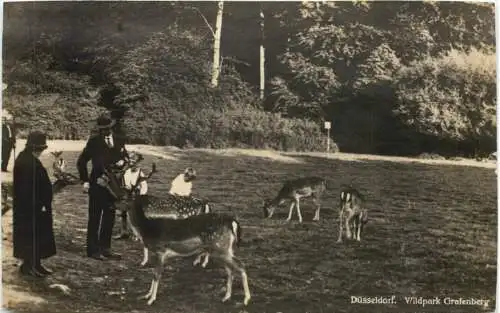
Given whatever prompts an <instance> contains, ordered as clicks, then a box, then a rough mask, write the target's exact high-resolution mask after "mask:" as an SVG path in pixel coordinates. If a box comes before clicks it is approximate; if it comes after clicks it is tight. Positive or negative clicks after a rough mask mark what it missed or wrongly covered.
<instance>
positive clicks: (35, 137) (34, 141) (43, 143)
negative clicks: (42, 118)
mask: <svg viewBox="0 0 500 313" xmlns="http://www.w3.org/2000/svg"><path fill="white" fill-rule="evenodd" d="M26 146H27V147H31V148H33V149H36V150H45V149H47V136H46V135H45V134H44V133H42V132H40V131H34V132H31V133H30V134H29V135H28V139H27V141H26Z"/></svg>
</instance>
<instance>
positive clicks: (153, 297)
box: [146, 260, 163, 305]
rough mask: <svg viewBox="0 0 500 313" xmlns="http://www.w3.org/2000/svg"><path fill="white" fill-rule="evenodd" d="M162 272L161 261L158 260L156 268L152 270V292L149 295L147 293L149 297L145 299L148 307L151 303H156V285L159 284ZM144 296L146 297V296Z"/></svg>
mask: <svg viewBox="0 0 500 313" xmlns="http://www.w3.org/2000/svg"><path fill="white" fill-rule="evenodd" d="M162 272H163V260H159V261H158V262H157V264H156V267H155V269H154V276H153V281H152V285H151V287H152V290H150V291H151V294H149V292H148V295H149V297H147V298H146V299H148V305H151V304H153V302H155V301H156V294H157V293H158V285H159V284H160V279H161V274H162ZM148 295H146V296H148Z"/></svg>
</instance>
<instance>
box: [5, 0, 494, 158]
mask: <svg viewBox="0 0 500 313" xmlns="http://www.w3.org/2000/svg"><path fill="white" fill-rule="evenodd" d="M261 9H262V10H263V11H264V15H265V29H264V33H263V34H262V33H261V30H260V25H259V23H258V21H259V12H260V10H261ZM82 16H84V17H85V18H80V17H82ZM5 17H6V19H5V23H4V32H3V35H4V37H3V43H4V48H3V49H4V53H3V64H4V71H3V79H4V81H6V82H7V83H8V84H9V88H8V90H7V91H6V93H5V94H4V95H5V101H6V104H9V105H11V106H13V107H14V108H15V110H18V112H14V113H15V115H17V117H16V118H17V119H18V120H20V121H22V123H24V124H23V125H24V126H22V128H21V129H22V130H23V131H26V130H25V129H27V128H30V127H34V126H36V127H42V128H44V127H45V128H44V129H48V130H49V131H50V132H52V133H53V134H54V136H70V135H67V133H74V134H77V135H78V136H80V134H82V135H81V136H85V135H84V134H85V133H86V131H85V130H84V129H83V128H84V126H83V125H85V123H87V122H85V121H84V119H87V120H90V118H88V117H89V116H90V115H88V114H87V113H86V112H87V111H88V110H94V108H105V109H107V110H109V111H111V114H112V115H113V116H114V117H117V118H118V119H121V118H122V117H123V116H125V120H124V121H123V122H124V123H125V122H126V123H125V124H127V125H128V126H127V127H131V128H130V129H126V131H127V132H128V133H129V134H131V136H133V137H134V138H135V139H134V140H136V141H141V142H157V143H162V142H163V143H164V142H169V143H171V142H179V144H180V145H184V144H185V139H186V138H190V139H189V140H191V141H192V143H190V144H191V145H197V146H207V145H213V146H221V145H222V146H224V145H227V144H229V143H230V142H233V144H234V145H239V144H243V142H244V143H245V144H247V143H248V142H254V141H253V139H252V140H250V139H244V138H246V137H245V136H246V135H245V136H240V137H238V136H239V135H234V134H233V133H240V131H239V130H237V129H234V128H233V127H232V126H231V127H229V126H228V127H227V128H224V130H221V132H220V136H221V139H220V140H219V139H218V138H216V136H215V135H213V136H214V137H213V138H214V139H213V140H212V141H211V142H210V143H207V142H206V138H208V137H210V136H212V135H210V134H208V130H207V129H208V127H209V125H212V126H213V125H218V124H217V123H219V122H220V120H221V119H222V118H221V116H223V114H227V112H236V111H241V112H245V113H244V116H245V118H246V119H247V120H248V121H254V122H255V123H257V122H258V123H264V124H263V125H257V124H255V125H254V126H255V127H256V128H259V127H260V128H263V129H265V130H267V129H272V127H271V126H269V125H267V124H266V123H268V122H269V123H270V121H268V120H267V116H273V115H272V114H271V115H265V114H264V115H262V117H257V116H261V114H263V113H262V109H264V110H266V111H270V112H272V113H279V114H281V116H282V117H286V118H287V121H288V120H289V121H293V122H291V123H299V122H298V119H302V120H309V121H310V122H311V123H312V124H311V125H314V126H310V127H311V129H315V128H316V127H317V126H316V125H320V124H322V122H323V121H325V120H329V121H332V122H333V128H332V136H333V138H335V141H336V142H337V143H338V144H339V145H340V146H341V148H342V150H343V151H350V152H365V153H390V154H400V153H410V151H411V153H413V154H419V153H421V152H426V151H427V152H435V151H434V150H436V148H439V147H442V146H446V147H447V148H446V149H449V151H450V153H474V152H473V151H474V150H478V149H479V150H491V149H493V148H494V146H493V144H492V139H491V138H493V136H494V135H493V134H494V129H495V128H496V125H494V121H488V118H487V116H490V117H491V116H492V114H494V113H493V111H492V108H491V105H490V100H491V96H490V95H489V94H488V95H484V94H485V93H489V92H490V91H489V90H490V86H491V82H490V81H489V77H491V76H489V74H488V75H486V76H484V77H482V78H481V77H479V80H478V81H482V82H484V85H483V87H482V88H483V89H484V88H486V89H487V90H488V91H487V92H486V91H485V90H483V89H481V88H480V86H479V85H477V84H476V85H474V84H472V81H471V80H470V79H468V78H467V77H466V76H464V75H465V74H471V73H476V72H477V71H476V70H467V69H466V67H464V66H458V65H449V66H448V65H447V67H446V68H443V69H439V68H438V67H439V66H438V64H434V63H433V62H440V61H439V60H441V61H443V60H444V61H446V60H447V59H446V57H444V56H445V55H448V54H449V53H452V54H453V53H455V52H450V51H454V50H458V51H463V53H469V54H470V55H471V57H479V58H480V55H490V54H494V53H495V46H494V45H495V24H494V5H493V4H490V3H467V2H464V3H448V2H430V1H423V2H398V3H395V2H390V1H389V2H387V1H385V2H384V1H377V2H367V1H352V2H331V1H330V2H267V3H252V2H248V3H228V5H227V7H225V9H224V19H223V30H222V47H221V49H222V51H221V54H222V56H223V68H222V73H221V81H220V86H219V87H218V88H215V89H213V88H210V87H209V85H208V83H209V77H210V65H211V61H212V60H211V58H212V44H213V37H212V34H211V32H210V30H209V27H207V23H208V24H211V25H213V23H214V21H215V17H216V6H215V5H214V4H213V3H208V2H190V3H189V4H188V3H183V2H155V3H153V2H151V3H142V2H119V3H118V2H96V3H93V4H92V5H88V4H87V3H80V2H77V3H60V4H57V6H55V5H54V4H51V3H43V2H40V3H30V4H25V3H8V4H6V6H5ZM27 25H29V26H27ZM262 35H264V36H263V38H264V42H265V48H266V80H267V86H266V90H267V91H266V96H267V97H266V101H265V103H260V101H259V100H258V98H257V94H256V91H257V90H258V88H257V87H258V82H259V69H258V65H259V61H258V57H259V45H258V43H259V42H260V39H261V38H262ZM449 58H450V57H449ZM444 61H443V62H444ZM464 62H466V61H464ZM467 62H468V61H467ZM427 63H428V65H425V66H424V64H427ZM418 64H421V65H418ZM450 64H451V63H450ZM419 67H421V69H420V70H417V68H419ZM401 68H402V69H401ZM424 70H428V72H425V71H424ZM419 71H420V72H419ZM445 72H446V74H444V73H445ZM396 73H398V74H396ZM404 73H406V74H404ZM417 74H418V75H417ZM405 75H406V76H405ZM474 75H476V74H474ZM411 77H420V79H421V80H423V81H424V82H419V83H418V85H420V86H422V85H425V84H428V85H431V84H430V82H432V81H434V82H436V81H438V79H437V78H436V77H442V78H443V79H450V81H454V82H455V85H456V86H463V88H462V87H460V88H462V89H460V88H459V87H456V88H452V87H449V86H448V87H446V88H444V89H438V88H437V87H435V88H434V89H432V88H431V89H429V90H421V91H420V92H421V95H422V97H423V98H424V99H427V100H426V101H427V103H428V107H426V108H425V110H424V109H423V108H424V107H425V106H423V105H421V101H420V100H418V98H417V94H418V93H417V90H416V88H413V87H412V85H411V82H410V80H409V79H410V78H411ZM485 77H488V78H485ZM440 79H441V78H440ZM481 79H482V80H481ZM399 80H401V82H400V81H399ZM487 81H488V82H487ZM465 82H467V83H465ZM471 84H472V85H471ZM442 85H447V84H443V83H442V82H439V84H438V85H437V86H442ZM403 87H408V88H409V92H408V95H406V94H405V92H404V90H403V89H401V88H403ZM431 87H432V85H431ZM396 91H397V92H398V93H397V95H396ZM412 93H413V96H411V94H412ZM478 95H482V96H479V97H480V98H481V97H482V98H484V99H487V100H484V101H483V102H484V103H486V104H484V105H478V104H477V103H479V102H481V101H480V100H478V99H476V98H477V97H478ZM52 97H56V98H57V99H58V100H57V101H56V102H57V103H58V104H57V105H56V106H55V107H54V108H52V107H50V108H49V103H54V101H55V100H53V99H52ZM405 97H408V98H409V99H411V101H409V102H408V99H406V98H405ZM51 99H52V100H51ZM403 100H404V102H403ZM37 101H40V102H41V103H40V106H42V107H44V108H46V109H47V110H48V111H47V112H54V114H55V115H54V116H52V114H47V115H46V118H47V119H48V120H47V121H46V125H45V126H44V125H39V124H43V122H40V121H35V119H36V118H35V117H33V115H32V114H31V112H30V111H28V110H23V109H21V108H19V106H20V105H21V103H28V102H29V103H33V102H37ZM419 101H420V102H419ZM438 102H440V103H438ZM441 102H442V103H441ZM33 106H34V107H37V104H33ZM80 106H82V107H81V108H80ZM417 107H420V108H422V110H423V111H426V110H427V111H429V112H431V113H429V114H427V115H426V114H424V113H422V112H423V111H422V112H420V111H418V110H417V109H416V108H417ZM471 107H473V109H472V108H471ZM63 108H64V109H66V110H63ZM436 108H439V110H437V109H436ZM481 108H484V110H482V109H481ZM442 109H443V110H442ZM37 110H38V109H37ZM39 110H40V114H42V115H43V114H45V113H43V112H41V110H42V109H39ZM405 110H406V111H405ZM440 110H442V111H443V112H441V111H440ZM393 111H394V112H396V113H397V114H393ZM438 111H439V112H438ZM67 112H72V114H74V115H75V116H69V115H68V118H72V119H75V122H74V123H71V125H80V126H77V128H78V129H77V130H71V131H66V130H63V128H64V127H67V128H70V126H68V125H66V124H64V123H63V122H62V121H60V120H59V116H64V115H65V114H69V113H67ZM200 112H203V113H200ZM415 112H417V114H420V118H419V122H418V123H413V122H410V120H411V118H410V115H411V114H413V113H415ZM484 112H485V113H484ZM56 113H57V114H56ZM203 115H204V116H206V117H210V119H211V120H213V121H219V122H217V123H216V124H213V123H215V122H213V123H212V121H204V120H202V118H201V116H203ZM445 115H446V116H445ZM263 116H266V118H264V117H263ZM423 116H425V118H424V117H423ZM443 116H445V117H444V118H443ZM160 117H161V118H160ZM165 118H168V123H167V122H165ZM231 118H234V119H236V120H237V119H238V118H237V117H231ZM193 120H196V123H193V122H192V121H193ZM181 121H182V124H181ZM444 121H446V122H444ZM273 122H276V123H278V124H279V123H281V120H273ZM170 123H173V125H178V124H179V125H181V126H179V127H183V128H185V129H186V130H185V131H183V130H179V129H177V126H176V127H174V126H171V125H170ZM211 123H212V124H211ZM439 123H441V124H442V125H440V126H439V127H438V126H437V125H438V124H439ZM31 124H33V125H31ZM299 124H300V123H299ZM48 125H50V127H49V126H48ZM64 125H66V126H64ZM118 125H119V126H123V123H122V121H119V124H118ZM153 125H155V127H153ZM224 125H225V124H224ZM252 125H253V124H252ZM416 125H418V127H417V126H416ZM55 127H57V128H58V130H57V131H56V130H55ZM304 127H305V128H307V129H309V128H308V127H309V126H307V127H306V126H304ZM23 128H24V129H23ZM80 129H81V130H80ZM466 130H467V131H466ZM135 131H136V132H135ZM311 131H312V130H311ZM305 133H307V132H305ZM139 134H140V136H139ZM207 134H208V135H207ZM230 134H232V135H230ZM286 134H288V133H286ZM71 136H72V135H71ZM231 136H233V137H236V138H240V139H239V140H241V141H240V142H236V141H235V140H233V139H228V138H233V137H231ZM252 136H254V137H255V138H257V137H259V136H260V135H252ZM283 136H285V135H283ZM286 136H289V134H288V135H286ZM286 136H285V137H286ZM300 136H301V135H300ZM300 136H299V137H300ZM261 137H262V136H261ZM210 138H212V137H210ZM242 138H243V139H242ZM264 138H266V140H271V141H272V142H273V143H272V144H270V145H272V146H279V145H282V143H280V144H278V142H283V141H284V140H282V139H279V140H278V139H276V138H274V139H273V138H271V135H266V136H264ZM253 144H255V145H261V144H260V143H259V140H257V139H255V142H254V143H253ZM304 145H305V144H304ZM304 145H303V144H297V146H304ZM292 146H294V145H292ZM305 146H307V145H305ZM478 147H481V148H478Z"/></svg>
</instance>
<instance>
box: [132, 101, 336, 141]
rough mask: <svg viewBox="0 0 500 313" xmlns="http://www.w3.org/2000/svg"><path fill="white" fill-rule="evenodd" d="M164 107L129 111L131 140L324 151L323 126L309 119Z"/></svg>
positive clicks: (244, 111)
mask: <svg viewBox="0 0 500 313" xmlns="http://www.w3.org/2000/svg"><path fill="white" fill-rule="evenodd" d="M164 108H165V109H164V110H162V111H156V112H155V114H154V115H152V116H149V117H147V118H146V117H145V116H146V115H148V112H150V110H149V108H148V106H144V107H143V108H142V109H141V110H133V111H132V110H131V111H129V113H127V115H126V116H125V118H124V123H125V128H126V129H127V130H128V132H127V136H128V138H129V139H130V141H131V142H132V143H146V144H155V145H175V146H179V147H204V148H228V147H247V148H264V149H275V150H285V151H320V150H321V151H322V150H324V146H325V143H324V140H325V139H324V134H322V133H321V128H320V126H319V125H318V124H316V123H313V122H310V121H307V120H302V119H286V118H282V117H281V116H280V114H271V113H266V112H262V111H259V110H257V109H251V110H247V109H231V110H225V111H215V110H211V109H201V110H198V111H197V112H194V113H192V114H186V113H184V112H181V111H178V110H176V109H167V108H166V107H164ZM145 138H146V140H145ZM332 147H335V145H334V144H332Z"/></svg>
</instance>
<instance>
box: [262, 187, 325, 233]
mask: <svg viewBox="0 0 500 313" xmlns="http://www.w3.org/2000/svg"><path fill="white" fill-rule="evenodd" d="M325 189H326V181H325V180H324V179H323V178H319V177H304V178H299V179H295V180H289V181H286V182H285V183H284V184H283V187H282V188H281V190H280V191H279V192H278V195H277V196H276V197H275V198H274V199H266V200H265V201H264V208H263V209H264V217H265V218H271V217H272V216H273V213H274V210H275V209H276V207H278V206H280V205H281V204H283V203H284V202H285V201H287V200H290V201H292V205H291V206H290V211H289V212H288V218H287V219H286V221H290V219H291V218H292V212H293V208H294V206H295V207H297V215H298V217H299V222H300V223H302V214H301V213H300V206H299V202H300V199H301V198H309V197H310V198H312V200H313V202H314V204H316V212H315V214H314V218H313V220H314V221H319V211H320V209H321V203H320V200H321V195H322V193H323V192H324V191H325Z"/></svg>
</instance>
